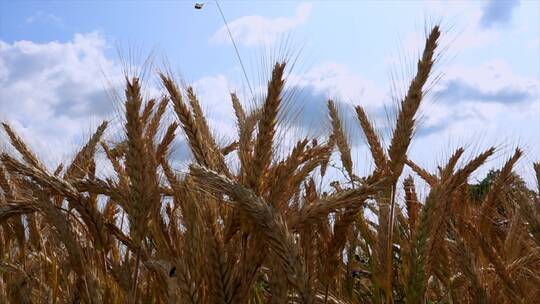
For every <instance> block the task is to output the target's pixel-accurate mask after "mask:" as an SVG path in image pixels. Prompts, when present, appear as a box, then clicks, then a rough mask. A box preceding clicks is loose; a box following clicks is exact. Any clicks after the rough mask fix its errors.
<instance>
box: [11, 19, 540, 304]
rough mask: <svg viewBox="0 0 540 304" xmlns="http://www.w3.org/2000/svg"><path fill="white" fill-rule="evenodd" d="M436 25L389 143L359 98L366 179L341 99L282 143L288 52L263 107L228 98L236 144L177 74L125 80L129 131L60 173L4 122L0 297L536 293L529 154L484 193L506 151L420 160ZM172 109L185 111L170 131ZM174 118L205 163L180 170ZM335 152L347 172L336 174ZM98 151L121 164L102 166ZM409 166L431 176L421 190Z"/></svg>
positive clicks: (244, 298) (104, 299) (463, 297)
mask: <svg viewBox="0 0 540 304" xmlns="http://www.w3.org/2000/svg"><path fill="white" fill-rule="evenodd" d="M439 34H440V32H439V28H438V27H434V28H433V29H432V31H431V32H430V34H429V35H428V37H427V39H426V42H425V49H424V52H423V54H422V57H421V58H420V60H419V61H418V66H417V71H416V75H415V76H414V78H413V79H412V80H411V82H410V86H409V89H408V91H407V93H406V95H405V96H404V97H403V99H402V101H401V105H400V108H399V111H398V115H397V120H396V123H395V128H394V129H393V133H392V138H391V141H390V145H389V147H387V148H386V147H384V146H383V144H382V140H381V139H380V137H379V135H378V134H377V132H376V131H375V128H374V127H373V125H372V122H371V121H370V119H369V118H368V116H367V115H366V112H365V110H364V109H363V108H362V107H360V106H359V107H357V108H356V113H357V116H358V123H359V125H360V126H361V128H362V130H363V132H364V135H365V139H366V142H367V144H368V147H369V149H370V151H371V154H372V157H373V161H374V164H375V168H374V171H373V172H372V174H370V175H369V176H365V177H359V176H357V175H355V173H354V172H355V167H358V166H355V164H353V159H352V157H351V148H350V144H349V142H348V139H347V136H346V134H345V132H344V127H343V125H342V119H341V118H340V115H339V113H338V111H337V108H336V105H335V103H334V102H333V101H329V102H328V110H329V117H330V120H331V125H332V133H331V134H330V136H329V137H328V138H327V139H325V140H321V139H320V138H319V139H315V138H305V139H302V140H300V141H298V143H296V145H295V146H294V148H292V150H291V151H290V152H289V153H288V154H285V155H284V156H278V155H276V154H275V151H276V150H277V149H276V147H275V145H276V144H277V139H276V138H275V137H276V128H277V125H278V123H279V121H278V117H279V115H278V114H279V112H280V110H281V109H282V106H281V104H282V97H283V96H282V95H283V90H284V84H285V76H284V74H285V63H277V64H276V65H275V66H274V69H273V72H272V75H271V79H270V81H269V83H268V89H267V94H266V97H265V99H264V100H263V101H262V103H261V105H260V107H259V108H256V109H254V110H253V111H246V110H245V109H244V107H243V106H242V103H241V102H240V100H239V98H238V97H237V96H236V95H235V94H231V99H232V105H233V108H234V111H235V114H236V118H237V127H238V139H237V141H236V142H234V143H232V144H229V145H226V146H220V145H219V144H218V141H217V140H216V138H215V136H214V135H213V134H212V132H211V131H210V127H209V125H208V122H207V120H206V118H205V116H204V113H203V111H202V107H201V105H200V103H199V100H198V99H197V96H196V94H195V92H194V90H193V89H192V88H186V89H182V88H180V87H179V86H177V84H176V82H175V81H174V80H173V79H172V78H171V77H169V76H168V75H165V74H162V75H160V77H161V81H162V83H163V85H164V88H165V89H166V96H165V97H164V98H162V99H161V100H159V102H158V101H156V100H153V99H152V100H148V101H146V100H143V97H142V93H141V84H140V82H139V80H138V79H137V78H132V79H127V80H126V82H127V83H126V88H125V125H124V130H125V137H124V139H123V140H122V141H120V142H117V143H113V142H111V141H108V140H105V138H104V132H105V130H106V128H107V123H106V122H104V123H103V124H101V125H100V126H99V127H98V129H97V130H96V132H95V133H94V134H93V135H92V136H91V137H90V139H89V141H88V142H87V143H86V144H85V145H84V146H83V147H82V148H81V149H80V151H79V152H78V153H77V154H76V156H75V157H74V159H73V161H72V162H71V163H70V164H67V165H66V166H65V169H64V166H59V167H58V168H57V169H56V170H54V171H52V170H51V171H49V169H48V168H47V167H46V166H45V165H44V164H43V163H42V162H41V161H40V160H39V158H38V156H37V155H36V154H34V153H33V152H32V151H31V150H30V149H29V148H28V146H27V145H26V144H25V143H24V141H23V139H21V138H20V137H19V136H18V135H17V133H16V131H15V130H13V129H12V128H11V127H10V126H9V124H7V123H4V124H3V127H4V129H5V132H6V134H7V137H6V138H8V139H9V141H10V142H11V145H12V146H13V148H14V150H16V151H17V153H16V154H14V153H7V152H2V153H1V156H0V199H1V200H0V303H307V304H312V303H335V304H337V303H393V302H395V303H533V302H534V301H535V300H537V299H539V298H540V197H539V194H538V192H535V191H533V190H528V189H527V188H526V187H519V185H520V183H521V184H522V182H521V180H520V178H519V177H518V176H517V175H516V174H514V173H513V167H514V165H515V164H516V162H517V161H518V160H519V159H520V157H521V156H522V151H521V150H519V149H516V151H515V154H514V155H513V156H512V157H510V158H509V159H508V161H507V162H506V163H505V164H504V166H503V167H502V168H501V169H500V170H499V171H497V174H495V175H494V176H493V178H492V179H491V182H490V183H488V184H486V185H476V186H474V187H473V186H472V185H469V184H468V183H467V181H468V178H469V177H470V176H471V174H473V173H474V172H475V171H476V170H477V169H478V168H479V167H480V166H481V165H483V164H484V163H485V162H486V160H487V159H488V158H490V157H491V156H492V155H493V154H494V153H495V149H494V148H491V149H488V150H486V151H484V152H483V153H480V154H479V155H478V156H476V157H473V158H471V159H470V160H469V161H465V160H463V159H462V158H461V156H462V155H463V153H464V150H463V149H458V150H457V151H455V153H454V154H453V155H452V156H451V157H450V159H449V160H448V162H447V163H446V164H445V165H444V166H442V167H440V168H439V171H438V172H436V173H430V172H428V171H427V170H425V169H423V168H421V167H420V166H418V165H417V164H416V163H415V162H414V161H412V160H410V159H409V158H408V156H407V151H408V148H409V145H410V143H411V139H412V136H413V133H414V128H415V116H416V113H417V111H418V109H419V107H420V105H421V102H422V99H423V97H424V95H425V90H426V89H425V86H426V82H427V81H428V78H429V75H430V74H431V70H432V66H433V63H434V54H435V51H436V47H437V40H438V38H439ZM169 104H170V105H172V108H173V109H174V112H175V114H176V116H177V122H172V123H171V124H169V125H164V113H165V112H166V108H167V106H168V105H169ZM178 128H181V129H182V131H183V133H184V135H185V137H186V140H187V143H188V145H189V147H190V149H191V152H192V153H193V156H194V160H193V162H192V163H191V165H190V166H189V170H188V172H187V173H186V172H184V173H182V174H179V173H178V171H175V169H174V167H173V164H172V163H171V160H170V157H169V150H170V146H171V144H172V143H173V141H174V139H175V135H176V130H177V129H178ZM334 148H337V149H336V150H337V153H339V156H340V157H339V159H338V158H335V159H336V162H339V164H337V165H336V166H338V167H340V168H342V169H343V172H344V173H346V174H345V175H344V178H343V180H335V181H332V182H331V183H329V184H328V185H324V184H322V183H320V182H319V181H321V180H323V181H324V180H326V179H321V178H322V176H324V175H325V173H326V171H327V167H328V164H329V162H330V161H333V160H332V158H331V156H332V154H333V153H334V151H335V149H334ZM97 153H103V155H105V156H106V161H107V162H109V163H110V167H112V168H113V169H114V173H113V174H112V175H110V176H108V177H99V176H103V174H96V173H99V172H96V171H97V168H96V154H97ZM458 163H459V164H460V165H459V166H458ZM405 166H407V167H408V168H410V169H411V170H412V171H413V172H414V173H415V174H416V175H417V178H421V179H423V180H424V181H425V182H426V183H427V184H428V185H429V188H430V189H429V192H428V194H427V196H426V199H425V200H423V201H421V200H420V199H419V197H418V195H417V192H416V189H415V180H414V179H413V177H412V176H404V175H406V174H405V173H404V168H405ZM534 169H535V171H536V174H537V178H539V182H540V165H539V164H535V166H534ZM335 176H336V175H334V177H335ZM327 177H328V175H327ZM330 178H332V176H330ZM516 185H517V186H516ZM539 186H540V185H539ZM330 189H331V190H330ZM398 193H403V194H404V195H397V194H398Z"/></svg>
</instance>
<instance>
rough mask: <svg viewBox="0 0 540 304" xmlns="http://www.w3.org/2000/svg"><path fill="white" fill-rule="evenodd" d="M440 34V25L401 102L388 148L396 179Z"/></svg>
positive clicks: (403, 160)
mask: <svg viewBox="0 0 540 304" xmlns="http://www.w3.org/2000/svg"><path fill="white" fill-rule="evenodd" d="M440 34H441V32H440V30H439V27H438V26H435V27H433V29H432V30H431V33H430V34H429V36H428V37H427V39H426V43H425V46H424V52H423V54H422V58H420V60H419V61H418V66H417V71H416V75H415V77H414V78H413V79H412V81H411V83H410V85H409V90H408V91H407V94H406V95H405V97H404V98H403V101H402V102H401V107H400V110H399V113H398V116H397V121H396V126H395V129H394V132H393V134H392V140H391V142H390V147H389V148H388V156H389V157H390V169H391V170H392V173H393V174H394V178H396V179H397V178H398V177H399V175H401V171H402V170H403V166H404V164H405V160H406V159H407V155H406V154H407V150H408V148H409V144H410V142H411V139H412V135H413V132H414V125H415V115H416V112H417V111H418V108H419V106H420V103H421V101H422V98H423V97H424V91H423V89H424V86H425V84H426V82H427V81H428V78H429V75H430V73H431V69H432V67H433V63H434V55H435V49H436V48H437V40H438V39H439V36H440Z"/></svg>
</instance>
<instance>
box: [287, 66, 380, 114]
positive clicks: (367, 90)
mask: <svg viewBox="0 0 540 304" xmlns="http://www.w3.org/2000/svg"><path fill="white" fill-rule="evenodd" d="M291 78H292V79H291V83H292V84H293V85H297V86H300V87H307V88H311V89H312V90H313V91H314V93H316V94H321V95H323V96H325V97H329V98H336V99H339V100H340V101H342V102H352V103H354V104H358V103H360V104H362V105H364V106H367V107H371V106H380V105H381V104H382V103H383V102H384V101H385V100H387V99H389V98H388V97H387V95H386V94H385V93H384V91H383V90H382V89H381V88H380V87H379V86H378V85H377V84H376V83H375V82H373V81H371V80H369V79H367V78H364V77H363V76H362V75H359V74H356V73H354V72H352V71H350V70H349V69H348V68H347V66H346V65H344V64H340V63H335V62H326V63H323V64H321V65H319V66H317V67H315V68H312V69H310V70H309V71H307V72H306V73H304V74H302V75H292V76H291Z"/></svg>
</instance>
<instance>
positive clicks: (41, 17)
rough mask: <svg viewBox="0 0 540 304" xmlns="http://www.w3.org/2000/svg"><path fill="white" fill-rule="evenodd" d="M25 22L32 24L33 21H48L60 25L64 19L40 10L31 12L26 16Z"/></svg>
mask: <svg viewBox="0 0 540 304" xmlns="http://www.w3.org/2000/svg"><path fill="white" fill-rule="evenodd" d="M24 21H25V22H26V23H27V24H33V23H50V24H54V25H58V26H61V25H63V24H64V21H63V20H62V18H60V17H58V16H56V15H54V14H48V13H44V12H42V11H38V12H37V13H35V14H33V15H32V16H29V17H27V18H26V19H25V20H24Z"/></svg>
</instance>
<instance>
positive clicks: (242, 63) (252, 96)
mask: <svg viewBox="0 0 540 304" xmlns="http://www.w3.org/2000/svg"><path fill="white" fill-rule="evenodd" d="M214 2H215V3H216V5H217V7H218V10H219V13H220V14H221V18H222V19H223V23H225V27H226V28H227V32H228V33H229V37H230V38H231V42H232V44H233V46H234V51H235V52H236V57H237V58H238V61H239V62H240V67H241V68H242V72H244V77H245V78H246V82H247V85H248V88H249V91H250V92H251V98H253V101H255V94H253V89H252V88H251V84H250V83H249V78H248V76H247V73H246V68H245V67H244V62H242V57H240V52H239V51H238V47H236V43H235V42H234V39H233V36H232V33H231V29H230V28H229V24H228V23H227V19H225V15H224V14H223V11H222V10H221V6H220V5H219V2H218V1H217V0H214Z"/></svg>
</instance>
